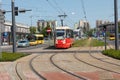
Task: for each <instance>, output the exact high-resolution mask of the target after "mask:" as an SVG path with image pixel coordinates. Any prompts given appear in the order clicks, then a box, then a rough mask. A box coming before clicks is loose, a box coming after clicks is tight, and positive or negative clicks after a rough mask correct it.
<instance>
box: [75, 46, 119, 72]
mask: <svg viewBox="0 0 120 80" xmlns="http://www.w3.org/2000/svg"><path fill="white" fill-rule="evenodd" d="M93 54H96V55H99V54H101V52H100V51H99V50H98V51H97V52H94V53H93V52H92V50H91V47H90V48H89V50H88V55H89V57H90V58H91V59H94V61H96V63H99V64H100V63H101V64H104V63H105V64H106V65H110V66H116V67H120V65H119V64H116V63H112V62H108V61H104V60H102V59H105V58H106V57H101V58H97V57H95V56H94V55H93ZM88 55H87V56H88ZM74 57H75V59H77V60H78V61H80V62H83V63H85V64H87V65H90V66H93V67H95V68H98V69H101V70H104V71H108V72H112V73H116V74H120V72H119V71H117V70H116V71H115V70H112V69H107V68H105V67H104V66H105V65H104V66H100V65H95V64H93V63H91V62H90V61H87V57H86V60H85V59H81V58H80V57H78V52H77V51H76V52H75V53H74ZM98 61H99V62H98Z"/></svg>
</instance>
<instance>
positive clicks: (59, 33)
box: [56, 31, 65, 39]
mask: <svg viewBox="0 0 120 80" xmlns="http://www.w3.org/2000/svg"><path fill="white" fill-rule="evenodd" d="M64 38H65V32H64V31H57V32H56V39H64Z"/></svg>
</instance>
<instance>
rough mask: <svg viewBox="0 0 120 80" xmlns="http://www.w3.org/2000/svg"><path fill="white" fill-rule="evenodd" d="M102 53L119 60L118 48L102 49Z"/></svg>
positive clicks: (119, 51) (119, 52)
mask: <svg viewBox="0 0 120 80" xmlns="http://www.w3.org/2000/svg"><path fill="white" fill-rule="evenodd" d="M102 53H103V54H104V55H107V56H110V57H113V58H115V59H119V60H120V50H114V49H108V50H104V51H102Z"/></svg>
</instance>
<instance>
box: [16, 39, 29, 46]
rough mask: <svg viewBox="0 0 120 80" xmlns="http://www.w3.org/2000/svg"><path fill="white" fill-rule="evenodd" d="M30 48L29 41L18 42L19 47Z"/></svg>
mask: <svg viewBox="0 0 120 80" xmlns="http://www.w3.org/2000/svg"><path fill="white" fill-rule="evenodd" d="M28 46H30V44H29V41H28V40H20V41H18V42H17V47H28Z"/></svg>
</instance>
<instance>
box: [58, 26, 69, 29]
mask: <svg viewBox="0 0 120 80" xmlns="http://www.w3.org/2000/svg"><path fill="white" fill-rule="evenodd" d="M56 29H71V28H70V27H69V26H59V27H56Z"/></svg>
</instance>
